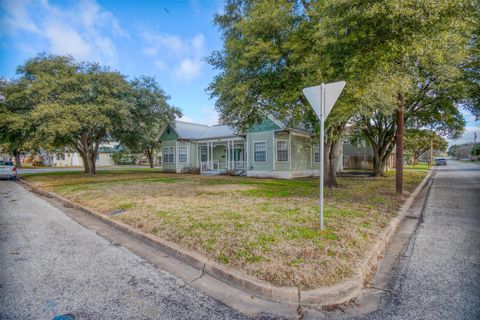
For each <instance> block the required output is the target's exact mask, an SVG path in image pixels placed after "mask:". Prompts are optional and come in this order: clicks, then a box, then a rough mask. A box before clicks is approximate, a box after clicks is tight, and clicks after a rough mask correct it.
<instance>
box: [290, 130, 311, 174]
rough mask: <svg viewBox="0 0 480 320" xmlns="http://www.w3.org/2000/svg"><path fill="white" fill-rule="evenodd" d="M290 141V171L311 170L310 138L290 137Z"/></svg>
mask: <svg viewBox="0 0 480 320" xmlns="http://www.w3.org/2000/svg"><path fill="white" fill-rule="evenodd" d="M291 139H292V160H293V162H292V169H293V170H308V169H311V168H312V167H311V151H310V138H306V137H300V136H296V135H291Z"/></svg>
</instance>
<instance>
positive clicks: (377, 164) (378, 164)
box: [372, 146, 383, 177]
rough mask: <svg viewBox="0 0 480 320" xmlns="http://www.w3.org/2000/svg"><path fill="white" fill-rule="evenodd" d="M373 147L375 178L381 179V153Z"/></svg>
mask: <svg viewBox="0 0 480 320" xmlns="http://www.w3.org/2000/svg"><path fill="white" fill-rule="evenodd" d="M372 147H373V173H372V174H373V176H374V177H380V176H381V175H382V174H383V172H382V162H381V161H380V152H379V151H378V148H377V147H376V146H372Z"/></svg>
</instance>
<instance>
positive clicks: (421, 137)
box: [405, 129, 448, 164]
mask: <svg viewBox="0 0 480 320" xmlns="http://www.w3.org/2000/svg"><path fill="white" fill-rule="evenodd" d="M431 147H433V151H446V150H447V147H448V142H447V140H445V139H444V138H443V137H441V136H439V135H437V134H435V133H434V132H432V131H429V130H420V129H407V130H406V131H405V151H406V152H407V154H409V155H411V156H412V158H413V163H414V164H415V163H417V162H418V158H419V157H420V156H421V155H422V154H424V153H425V152H427V151H429V150H430V148H431Z"/></svg>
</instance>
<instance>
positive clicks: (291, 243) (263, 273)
mask: <svg viewBox="0 0 480 320" xmlns="http://www.w3.org/2000/svg"><path fill="white" fill-rule="evenodd" d="M426 174H427V173H426V171H425V170H419V171H417V170H406V171H405V190H406V193H407V194H408V193H409V192H412V191H413V190H414V189H415V187H416V186H417V185H418V183H419V182H420V181H421V180H422V179H423V177H424V176H425V175H426ZM24 177H25V179H26V180H28V181H30V182H33V183H35V184H38V185H39V186H41V187H43V188H45V189H47V190H50V191H52V192H55V193H57V194H60V195H62V196H64V197H66V198H68V199H70V200H72V201H74V202H76V203H79V204H81V205H83V206H86V207H88V208H91V209H93V210H96V211H98V212H100V213H102V214H105V215H111V217H112V218H113V219H116V220H120V221H122V222H124V223H127V224H130V225H132V226H134V227H136V228H139V229H142V230H143V231H146V232H149V233H151V234H154V235H156V236H158V237H161V238H163V239H166V240H170V241H172V242H175V243H177V244H179V245H181V246H183V247H185V248H188V249H190V250H194V251H197V252H199V253H201V254H203V255H205V256H207V257H209V258H211V259H214V260H216V261H217V262H220V263H222V264H225V265H228V266H230V267H233V268H236V269H239V270H242V271H244V272H246V273H248V274H250V275H253V276H255V277H257V278H259V279H263V280H266V281H269V282H271V283H273V284H276V285H282V286H297V287H299V288H301V289H310V288H316V287H320V286H323V285H330V284H333V283H335V282H337V281H339V280H341V279H345V278H347V277H349V276H351V275H352V273H353V270H354V267H355V265H356V264H357V263H359V261H360V260H361V259H362V257H363V256H364V255H365V253H366V252H367V251H368V250H369V248H370V246H371V244H372V242H373V240H374V239H375V237H376V235H377V234H378V233H379V232H380V231H381V230H382V228H384V227H385V226H386V225H387V224H388V223H389V221H390V219H391V218H392V217H393V216H394V215H395V213H396V209H397V208H398V206H399V204H398V203H397V202H396V201H395V199H394V188H395V187H394V186H395V184H394V173H387V177H383V178H372V177H366V176H359V177H340V178H339V179H338V182H339V188H338V189H335V190H326V193H325V227H326V229H325V230H323V231H321V230H319V221H318V179H316V178H315V179H314V178H307V179H296V180H272V179H254V178H247V177H228V176H216V177H204V176H198V175H183V174H166V173H160V172H158V171H149V170H148V169H147V170H122V171H100V172H99V174H98V175H96V176H88V175H85V174H83V173H71V172H62V173H57V172H54V173H48V174H32V175H28V176H24ZM116 210H117V211H116ZM114 211H116V212H115V214H112V212H114Z"/></svg>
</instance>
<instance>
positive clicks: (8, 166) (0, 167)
mask: <svg viewBox="0 0 480 320" xmlns="http://www.w3.org/2000/svg"><path fill="white" fill-rule="evenodd" d="M0 178H7V179H12V180H15V179H17V168H15V165H14V164H13V162H12V161H5V160H0Z"/></svg>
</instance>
